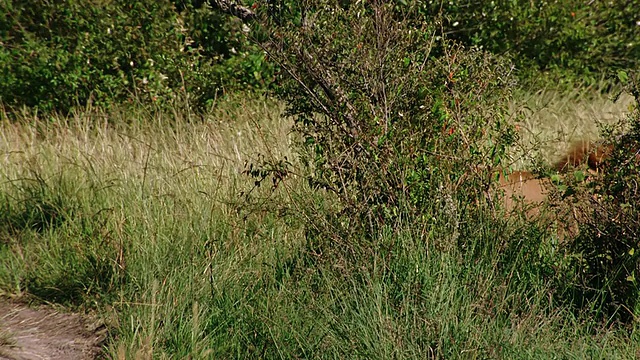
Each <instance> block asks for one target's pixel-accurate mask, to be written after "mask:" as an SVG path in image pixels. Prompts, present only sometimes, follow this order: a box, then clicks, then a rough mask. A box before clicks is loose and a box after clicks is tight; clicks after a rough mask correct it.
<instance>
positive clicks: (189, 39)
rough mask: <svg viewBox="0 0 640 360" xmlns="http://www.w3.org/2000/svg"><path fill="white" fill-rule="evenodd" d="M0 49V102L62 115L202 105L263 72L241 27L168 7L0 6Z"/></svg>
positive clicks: (144, 1)
mask: <svg viewBox="0 0 640 360" xmlns="http://www.w3.org/2000/svg"><path fill="white" fill-rule="evenodd" d="M179 10H180V11H179ZM0 43H1V44H2V46H1V47H0V73H1V74H2V77H3V81H2V82H1V83H0V101H1V102H2V103H3V104H5V105H8V106H9V107H21V106H28V107H37V108H39V109H41V110H45V111H49V110H55V111H60V112H63V113H64V112H68V111H69V110H70V109H72V108H73V107H75V106H82V107H84V106H86V105H87V104H89V103H92V104H95V105H107V104H109V103H114V102H122V101H125V100H131V99H135V100H136V101H142V102H143V103H168V104H171V105H173V103H174V100H175V99H176V97H178V96H180V95H185V94H187V95H188V96H189V98H190V100H192V105H196V106H198V105H200V106H202V105H205V104H206V103H207V101H208V100H211V99H214V98H215V97H216V96H218V95H220V94H221V92H222V90H223V89H230V90H238V89H243V90H246V89H250V88H252V87H262V86H264V83H265V79H267V82H268V81H269V76H270V75H269V74H270V73H271V72H272V70H271V69H272V68H271V67H270V66H268V65H266V64H265V63H264V61H263V56H262V55H261V54H260V53H259V52H257V51H256V48H255V47H252V45H250V43H249V40H247V39H246V37H244V36H243V35H242V24H241V23H240V22H238V21H232V20H228V18H227V17H225V16H223V15H221V14H218V13H215V12H213V11H212V10H211V9H210V8H207V7H202V6H201V7H200V8H197V7H195V6H193V5H191V4H180V6H179V8H176V6H175V5H174V4H173V2H172V1H169V0H161V1H149V0H140V1H133V2H131V1H120V0H118V1H109V2H106V3H100V4H98V3H95V2H89V1H64V2H42V1H34V0H28V1H3V2H1V3H0Z"/></svg>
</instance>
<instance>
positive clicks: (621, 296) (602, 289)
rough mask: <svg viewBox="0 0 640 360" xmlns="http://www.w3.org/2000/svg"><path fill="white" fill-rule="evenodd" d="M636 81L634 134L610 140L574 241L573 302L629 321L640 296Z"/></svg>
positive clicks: (638, 89) (635, 89)
mask: <svg viewBox="0 0 640 360" xmlns="http://www.w3.org/2000/svg"><path fill="white" fill-rule="evenodd" d="M634 80H635V83H634V82H632V84H631V85H630V86H629V90H630V91H631V92H632V93H633V95H634V96H635V99H636V109H635V111H634V112H633V113H632V114H631V115H630V120H631V130H630V131H628V132H626V133H625V134H623V135H621V136H617V137H613V136H612V137H611V141H612V146H613V151H612V154H611V158H610V159H608V160H607V162H606V163H605V164H606V170H605V174H604V176H602V178H601V179H598V180H597V181H596V182H594V185H595V186H591V187H590V188H589V189H588V191H587V192H586V193H584V194H582V195H583V196H582V197H581V198H582V201H581V202H580V206H579V209H580V211H579V212H578V213H579V214H581V217H580V218H579V221H580V223H581V224H582V226H581V231H580V235H579V236H578V237H577V238H576V239H575V240H574V241H572V242H571V243H570V251H571V254H573V259H574V261H573V262H572V265H573V266H574V268H573V273H575V276H576V278H575V280H574V282H573V290H574V293H573V295H572V296H573V297H574V301H577V303H578V304H579V305H581V306H584V305H588V306H589V308H590V309H591V310H593V311H594V313H600V314H605V315H606V316H607V317H608V318H612V319H619V320H623V321H624V322H629V321H631V320H633V319H634V316H637V314H638V298H639V297H640V286H639V278H638V277H639V276H640V252H639V251H638V250H639V249H638V246H639V245H640V243H638V238H639V236H640V209H639V208H638V204H640V190H639V189H638V183H639V182H640V176H639V175H638V174H639V172H638V170H639V169H640V155H639V154H640V153H639V149H640V112H639V109H640V82H638V80H640V79H637V78H634Z"/></svg>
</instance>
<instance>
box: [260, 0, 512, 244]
mask: <svg viewBox="0 0 640 360" xmlns="http://www.w3.org/2000/svg"><path fill="white" fill-rule="evenodd" d="M341 4H342V5H341ZM280 6H281V7H280V9H281V10H282V11H281V12H282V13H285V14H293V15H295V14H299V15H300V14H304V16H303V15H300V16H290V17H288V18H287V17H281V18H279V19H277V20H276V21H274V20H272V18H264V19H263V20H262V21H263V24H264V26H265V28H264V29H262V30H263V31H264V32H265V33H269V34H273V36H272V37H271V38H270V39H269V41H268V42H267V44H266V47H267V49H268V51H269V56H270V57H271V58H273V59H275V61H276V62H277V63H278V64H280V66H281V67H282V69H283V72H282V74H283V75H284V76H283V78H282V79H281V81H282V86H281V87H280V88H279V94H280V95H281V96H282V98H284V99H285V101H286V102H287V104H288V115H290V116H293V117H294V118H295V120H296V127H295V129H296V131H297V133H298V134H300V135H301V137H302V140H301V144H300V145H301V147H300V150H301V155H302V161H303V163H304V164H305V165H306V167H307V172H308V173H310V176H309V177H308V181H309V184H310V185H311V186H312V187H314V188H316V189H321V190H323V191H325V194H326V196H327V197H328V198H330V199H331V200H330V201H328V203H330V204H331V203H333V204H338V205H337V206H333V207H332V206H329V207H328V209H326V208H325V209H324V210H322V211H320V210H318V209H312V210H310V211H309V214H308V216H309V218H311V219H313V220H312V223H311V224H310V226H309V231H310V234H313V233H316V234H321V236H318V237H317V238H321V239H326V240H331V241H332V243H333V244H334V245H335V244H338V245H342V247H343V248H346V249H351V250H353V248H352V247H351V245H353V244H349V241H355V239H359V238H362V236H363V235H364V238H370V237H369V236H367V234H369V235H371V234H375V233H377V232H379V231H381V230H382V229H384V228H395V227H396V226H397V224H398V223H401V222H403V223H405V224H410V223H415V224H416V225H417V224H419V223H421V224H423V225H426V224H429V223H431V225H427V226H432V225H433V226H435V224H434V222H439V221H440V222H442V224H438V225H443V226H446V227H447V228H449V229H450V230H451V233H452V234H458V235H459V234H460V232H462V231H466V230H464V228H465V227H466V226H467V225H468V224H469V223H468V222H466V221H465V219H468V216H471V215H470V214H472V213H474V212H475V211H478V209H479V208H482V206H480V207H479V206H478V205H482V204H484V203H485V193H486V190H488V188H489V178H490V176H489V174H490V173H491V172H492V169H493V168H494V167H495V166H496V165H498V164H500V163H501V161H502V160H503V156H504V152H505V148H506V146H508V145H509V144H510V143H511V142H512V141H513V140H514V132H513V129H512V127H511V126H510V125H509V124H508V123H507V121H506V120H505V116H504V115H505V114H506V99H507V98H508V94H509V91H510V89H511V88H512V86H513V85H514V83H513V82H512V79H511V77H510V76H509V74H510V72H511V67H510V66H509V64H508V63H506V62H504V61H502V60H501V59H499V58H497V57H494V56H491V55H490V54H488V53H485V52H482V51H480V50H478V49H466V48H464V47H462V46H458V45H454V44H452V43H450V42H447V41H442V42H436V41H435V39H434V37H433V34H434V29H433V28H432V27H429V26H428V25H427V24H422V27H418V28H416V27H414V26H415V24H412V23H411V22H407V21H402V20H403V19H404V18H406V17H411V16H414V14H415V11H416V9H417V8H416V7H415V6H413V5H407V6H405V7H398V6H394V5H393V4H388V3H385V2H382V1H376V2H372V3H369V2H367V3H364V2H359V3H355V4H351V3H349V4H344V3H340V2H336V1H326V0H321V1H312V2H308V3H306V4H305V7H304V8H299V7H296V5H295V4H289V3H281V4H280ZM436 50H437V51H436ZM434 54H441V55H440V56H436V55H434ZM280 173H281V172H280ZM432 219H434V220H432ZM435 219H437V220H435ZM465 224H467V225H465ZM470 228H473V226H470V227H469V229H470ZM470 231H471V230H470ZM442 238H443V239H447V240H445V241H443V246H450V245H452V244H451V243H450V242H451V241H453V242H454V244H453V245H455V241H456V240H455V239H457V238H458V236H457V235H454V236H453V239H454V240H450V239H451V237H448V236H445V235H444V234H443V236H442ZM347 239H349V240H347ZM319 246H321V244H320V245H319ZM338 247H340V246H338Z"/></svg>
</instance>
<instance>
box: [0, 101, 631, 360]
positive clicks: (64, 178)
mask: <svg viewBox="0 0 640 360" xmlns="http://www.w3.org/2000/svg"><path fill="white" fill-rule="evenodd" d="M565 100H566V99H565ZM554 101H555V102H556V103H559V104H561V103H563V100H562V99H556V100H554ZM281 110H282V109H281V108H280V107H279V106H278V105H277V104H274V103H271V102H268V101H255V100H254V101H244V102H243V101H239V102H236V103H233V104H226V105H224V106H221V107H220V108H219V110H217V112H216V113H213V114H211V115H209V116H207V117H206V118H205V119H202V121H196V119H192V118H189V117H188V115H184V114H178V113H176V114H170V115H167V114H154V113H150V112H146V111H144V110H137V111H133V112H131V111H129V112H125V111H116V110H114V111H113V112H111V113H82V114H78V115H76V116H75V117H73V118H68V119H64V118H53V119H44V120H42V119H34V118H32V117H25V118H24V119H22V122H18V123H13V124H10V123H8V122H4V123H3V124H2V132H1V133H0V136H1V137H2V138H1V139H0V154H1V155H2V157H1V158H0V160H1V161H2V164H1V165H2V167H1V169H2V170H0V171H1V172H0V176H1V182H0V201H1V203H0V205H1V206H0V208H1V209H2V213H0V217H1V219H2V221H0V223H1V224H4V225H2V227H0V236H2V245H0V246H1V249H0V291H1V292H5V293H13V294H21V295H23V296H29V297H35V298H37V299H40V300H42V301H49V302H59V303H62V304H67V305H72V306H74V307H81V308H94V309H96V310H97V311H98V312H100V313H101V314H103V316H104V317H105V318H106V319H107V320H108V324H109V325H110V327H111V329H112V331H111V332H112V337H111V340H110V342H109V344H108V347H107V349H106V351H107V354H108V355H109V356H111V357H113V358H118V359H125V358H185V357H192V358H340V359H342V358H583V357H592V358H633V357H634V356H636V355H637V353H638V351H640V348H639V345H638V344H640V342H639V341H638V340H640V339H638V334H637V331H635V330H629V329H618V330H615V329H607V328H604V327H603V326H602V325H601V324H598V323H595V322H590V321H587V320H585V319H579V318H576V317H575V316H574V315H573V314H572V313H571V312H570V311H568V309H566V308H564V307H563V306H561V305H559V304H558V302H557V301H555V294H556V291H560V290H561V289H560V288H559V287H558V284H557V283H554V282H553V281H550V280H549V279H550V274H551V275H552V274H553V267H554V266H555V264H554V261H556V260H561V257H558V256H559V255H557V254H556V253H555V251H557V249H556V248H554V246H553V244H551V243H549V242H548V241H546V240H547V238H546V237H545V235H544V234H545V233H544V231H543V230H544V229H537V228H536V227H535V225H526V226H524V227H523V225H522V224H520V225H519V226H520V227H515V228H510V227H509V225H505V227H503V228H496V227H495V222H491V221H488V220H485V219H475V221H476V222H475V223H473V224H470V225H469V227H470V228H471V229H472V230H473V231H466V232H465V233H464V234H466V236H467V237H468V238H466V239H464V240H465V243H466V244H468V246H467V247H466V248H462V247H458V246H444V247H443V246H442V244H447V243H448V242H451V241H452V240H451V238H450V237H449V235H450V234H449V233H448V230H447V229H446V228H439V227H434V228H430V229H428V230H429V231H427V232H422V231H418V230H417V229H410V228H407V227H402V226H401V227H399V228H398V229H395V230H392V229H388V231H384V232H382V233H380V234H374V236H373V240H372V241H371V242H370V243H368V245H363V246H362V247H360V248H358V251H360V252H358V253H356V254H355V256H352V257H350V258H348V259H350V262H347V261H345V259H346V258H334V257H333V255H334V254H335V253H334V252H331V251H326V252H322V251H319V250H322V248H320V249H318V248H316V247H314V246H313V244H311V243H310V242H308V239H307V238H305V236H304V225H305V224H304V220H303V217H301V216H282V214H286V213H287V212H288V213H292V212H293V213H295V212H300V211H301V210H304V209H299V208H298V206H300V202H299V201H292V200H291V199H300V198H306V199H308V201H315V202H318V201H320V200H322V197H323V194H322V193H318V192H315V193H314V192H311V191H310V190H309V189H308V188H307V187H306V185H305V183H304V182H302V181H299V179H296V178H295V177H294V178H292V179H290V180H289V181H287V182H286V184H283V185H282V186H281V187H280V188H279V189H278V190H277V191H276V192H275V193H270V192H269V191H268V189H262V188H257V189H254V190H253V192H252V195H253V197H252V199H254V200H255V199H257V201H258V202H259V203H258V205H259V206H256V207H251V206H248V205H247V203H246V202H245V199H244V198H243V197H241V196H240V194H241V193H242V192H243V191H246V190H247V189H248V188H251V187H252V184H251V182H252V180H251V179H248V178H245V177H243V176H241V175H240V173H241V172H242V171H243V170H244V169H245V164H246V163H247V162H251V161H255V160H256V159H257V156H258V154H262V155H264V156H270V157H273V158H276V159H277V158H281V157H283V156H287V157H288V158H289V159H293V158H294V156H292V154H291V146H290V144H291V141H292V138H291V136H290V135H289V133H288V132H289V127H290V124H289V123H287V122H286V121H283V120H282V119H280V117H279V115H280V113H281ZM557 111H558V112H566V115H567V116H569V113H570V112H571V111H573V110H567V109H565V108H562V109H559V110H557ZM531 121H533V120H531ZM536 121H541V122H544V119H543V116H542V115H540V119H539V120H536ZM549 122H550V121H549ZM532 124H533V123H532ZM576 124H577V123H576ZM531 126H535V125H531ZM567 126H569V125H567ZM575 126H579V125H575ZM576 131H584V132H585V133H586V130H576ZM283 210H287V211H283ZM445 220H446V219H445ZM438 223H446V221H441V222H438ZM348 241H350V242H352V243H358V242H359V240H358V239H348ZM362 243H363V244H364V243H365V242H362ZM325 250H326V248H325Z"/></svg>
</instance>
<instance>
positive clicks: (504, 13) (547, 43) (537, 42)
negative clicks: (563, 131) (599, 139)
mask: <svg viewBox="0 0 640 360" xmlns="http://www.w3.org/2000/svg"><path fill="white" fill-rule="evenodd" d="M439 12H442V13H443V14H444V16H445V18H446V21H445V22H444V25H443V32H444V33H446V34H447V36H449V37H450V38H454V39H457V40H459V41H462V42H463V43H464V44H467V45H478V46H482V47H483V48H485V49H486V50H488V51H490V52H492V53H494V54H509V55H510V56H511V57H512V58H513V60H514V62H515V64H516V65H517V67H518V68H519V70H520V74H521V75H520V76H521V78H523V79H527V80H530V81H533V82H536V81H538V82H539V78H540V74H539V73H540V72H541V71H542V72H551V73H556V74H558V75H560V76H557V75H556V78H560V79H563V81H566V82H568V83H572V82H575V81H576V80H577V81H578V82H582V81H585V82H587V83H595V82H596V81H597V80H600V78H601V77H602V76H603V75H608V76H611V75H614V74H615V73H616V72H617V71H618V70H622V69H635V68H638V66H640V60H639V59H640V41H638V36H637V34H638V24H637V20H638V19H637V16H636V15H637V3H636V2H635V1H613V2H605V1H589V2H585V1H578V0H572V1H562V2H559V1H556V2H548V1H540V0H536V1H528V0H527V1H524V0H518V1H508V2H501V1H465V2H458V1H456V2H443V3H442V4H441V3H440V2H437V3H435V4H431V2H429V3H427V2H424V13H425V14H426V15H427V16H434V15H435V14H437V13H439ZM536 79H537V80H536ZM542 85H544V84H542Z"/></svg>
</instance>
